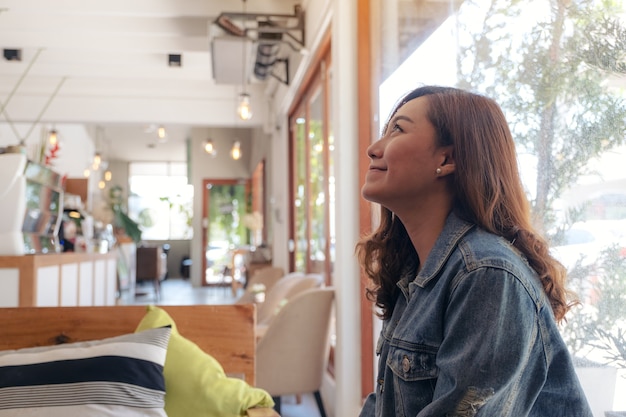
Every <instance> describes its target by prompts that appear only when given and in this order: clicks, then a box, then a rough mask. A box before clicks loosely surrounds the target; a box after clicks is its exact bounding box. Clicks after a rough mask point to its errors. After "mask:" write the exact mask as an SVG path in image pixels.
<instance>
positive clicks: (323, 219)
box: [289, 52, 335, 284]
mask: <svg viewBox="0 0 626 417" xmlns="http://www.w3.org/2000/svg"><path fill="white" fill-rule="evenodd" d="M329 61H330V53H329V52H326V53H325V54H323V56H322V58H321V61H320V63H319V65H317V66H316V69H317V71H315V74H312V76H311V80H310V82H309V84H308V85H307V87H306V88H305V89H304V91H303V94H302V96H301V97H300V99H299V102H298V106H297V107H296V109H295V110H294V112H293V113H292V114H291V116H290V119H289V123H290V133H291V137H290V152H291V165H290V170H291V172H292V173H293V174H292V175H291V176H290V178H291V195H292V205H291V222H292V227H291V230H290V232H291V234H292V235H291V236H290V252H291V260H290V269H291V270H294V271H302V272H306V273H321V274H323V275H324V277H325V280H326V283H327V284H330V283H331V282H332V272H333V269H334V266H333V265H334V260H335V259H334V256H335V255H334V241H335V227H334V217H333V215H332V214H331V213H333V211H334V204H335V196H334V192H335V187H334V160H333V157H332V154H333V149H334V139H333V137H332V128H331V123H330V117H329V114H330V100H329V94H330V70H329Z"/></svg>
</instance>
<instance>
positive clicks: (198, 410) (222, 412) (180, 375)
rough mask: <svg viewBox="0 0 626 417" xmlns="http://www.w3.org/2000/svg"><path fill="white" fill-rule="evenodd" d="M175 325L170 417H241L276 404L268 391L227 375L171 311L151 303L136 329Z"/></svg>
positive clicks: (168, 373) (168, 370) (168, 364)
mask: <svg viewBox="0 0 626 417" xmlns="http://www.w3.org/2000/svg"><path fill="white" fill-rule="evenodd" d="M166 325H171V327H172V334H171V336H170V341H169V344H168V347H167V355H166V357H165V367H164V369H163V375H164V377H165V411H166V412H167V415H168V417H209V416H220V417H239V416H244V415H245V414H246V410H247V409H249V408H252V407H255V406H258V407H270V408H271V407H273V406H274V401H273V400H272V397H271V396H270V395H269V394H268V393H267V391H265V390H263V389H260V388H255V387H251V386H250V385H249V384H248V383H247V382H246V381H244V380H241V379H238V378H230V377H227V376H226V374H225V373H224V369H223V368H222V365H220V363H219V362H218V361H217V360H216V359H215V358H213V357H212V356H211V355H209V354H207V353H205V352H204V351H203V350H202V349H200V347H199V346H198V345H196V344H195V343H193V342H192V341H191V340H189V339H186V338H185V337H183V336H182V335H181V334H180V333H178V329H177V328H176V323H174V320H173V319H172V318H171V317H170V315H169V314H167V312H166V311H165V310H163V309H161V308H159V307H157V306H154V305H149V306H147V313H146V315H145V316H144V317H143V319H142V320H141V322H140V323H139V326H137V329H136V331H142V330H146V329H152V328H156V327H162V326H166Z"/></svg>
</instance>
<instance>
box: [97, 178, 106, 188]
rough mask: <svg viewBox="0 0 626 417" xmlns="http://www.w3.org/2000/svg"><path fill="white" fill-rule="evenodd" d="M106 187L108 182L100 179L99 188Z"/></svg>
mask: <svg viewBox="0 0 626 417" xmlns="http://www.w3.org/2000/svg"><path fill="white" fill-rule="evenodd" d="M104 187H106V183H105V182H104V180H100V181H98V188H99V189H101V190H104Z"/></svg>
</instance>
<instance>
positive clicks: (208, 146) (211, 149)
mask: <svg viewBox="0 0 626 417" xmlns="http://www.w3.org/2000/svg"><path fill="white" fill-rule="evenodd" d="M203 148H204V152H206V153H208V154H209V155H211V156H213V157H214V156H216V155H217V149H215V145H213V141H212V140H211V139H207V140H206V141H205V142H204V146H203Z"/></svg>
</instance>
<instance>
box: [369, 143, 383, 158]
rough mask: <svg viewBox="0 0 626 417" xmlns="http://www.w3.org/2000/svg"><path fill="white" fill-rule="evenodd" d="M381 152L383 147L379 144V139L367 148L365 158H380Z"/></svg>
mask: <svg viewBox="0 0 626 417" xmlns="http://www.w3.org/2000/svg"><path fill="white" fill-rule="evenodd" d="M382 150H383V146H382V144H381V140H380V139H379V140H377V141H376V142H374V143H372V144H371V145H370V146H368V147H367V156H368V157H370V158H372V159H375V158H380V155H381V154H382Z"/></svg>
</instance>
